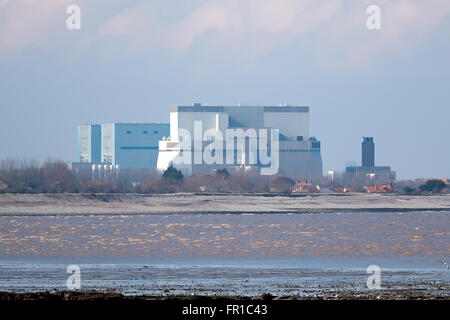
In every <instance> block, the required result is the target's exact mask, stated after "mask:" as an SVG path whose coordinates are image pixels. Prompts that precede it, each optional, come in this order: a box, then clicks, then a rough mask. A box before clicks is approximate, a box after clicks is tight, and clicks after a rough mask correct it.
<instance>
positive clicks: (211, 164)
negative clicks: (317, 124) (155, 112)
mask: <svg viewBox="0 0 450 320" xmlns="http://www.w3.org/2000/svg"><path fill="white" fill-rule="evenodd" d="M266 136H267V139H266ZM188 140H189V141H188ZM240 143H241V144H240ZM171 164H172V165H174V166H175V167H177V168H179V169H181V170H182V171H183V173H185V174H196V173H199V172H204V171H208V170H209V171H210V170H213V169H220V168H227V169H230V170H238V169H239V170H242V169H244V170H248V169H252V168H253V169H260V170H261V174H265V175H274V174H280V175H287V176H290V177H292V178H296V179H307V178H310V177H314V176H316V177H319V176H322V157H321V153H320V142H319V141H318V140H316V139H315V138H313V137H310V135H309V107H307V106H203V105H201V104H194V105H193V106H174V107H172V109H171V111H170V136H169V137H164V138H163V140H162V141H160V142H159V155H158V164H157V167H158V169H160V170H165V169H166V168H167V167H168V166H169V165H171Z"/></svg>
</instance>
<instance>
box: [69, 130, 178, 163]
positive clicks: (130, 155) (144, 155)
mask: <svg viewBox="0 0 450 320" xmlns="http://www.w3.org/2000/svg"><path fill="white" fill-rule="evenodd" d="M168 135H169V124H167V123H163V124H160V123H107V124H101V125H100V124H94V125H83V126H79V127H78V162H79V163H80V164H77V163H74V165H73V167H74V168H77V170H87V169H86V168H88V167H89V168H90V167H91V166H93V165H96V167H95V168H96V170H97V171H98V170H100V169H99V168H101V170H103V171H104V170H111V169H110V168H114V170H116V169H118V168H120V170H123V169H156V163H157V160H158V143H159V141H160V140H161V139H162V138H163V137H165V136H168ZM106 166H107V167H106ZM110 166H111V167H110ZM92 168H94V167H92ZM105 168H106V169H105Z"/></svg>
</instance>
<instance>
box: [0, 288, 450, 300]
mask: <svg viewBox="0 0 450 320" xmlns="http://www.w3.org/2000/svg"><path fill="white" fill-rule="evenodd" d="M245 300H251V301H279V300H291V301H292V300H450V297H449V296H446V295H439V294H436V293H428V292H423V290H422V289H415V290H414V289H405V290H402V289H400V290H399V289H393V290H391V289H385V290H371V291H360V290H351V289H347V290H336V291H332V290H322V291H318V292H311V294H310V295H307V296H297V295H286V296H277V295H275V296H273V295H271V294H261V295H258V296H233V295H214V296H210V295H206V296H205V295H167V294H166V295H139V296H131V295H123V294H121V293H115V292H98V291H41V292H30V293H14V292H0V301H53V302H55V301H123V302H126V301H128V302H133V301H136V302H138V301H169V302H170V301H192V302H196V301H197V302H198V301H202V302H220V301H245Z"/></svg>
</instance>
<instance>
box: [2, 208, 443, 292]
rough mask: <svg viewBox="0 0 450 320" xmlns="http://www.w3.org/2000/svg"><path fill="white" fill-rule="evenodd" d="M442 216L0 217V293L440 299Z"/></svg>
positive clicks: (416, 214) (343, 214) (327, 214)
mask: <svg viewBox="0 0 450 320" xmlns="http://www.w3.org/2000/svg"><path fill="white" fill-rule="evenodd" d="M449 240H450V212H445V211H442V212H405V213H400V212H383V213H364V212H360V213H345V212H343V213H324V214H320V213H313V214H250V215H248V214H247V215H246V214H198V215H197V214H167V215H164V214H162V215H124V216H120V215H92V216H86V215H79V216H77V215H64V216H63V215H51V216H0V291H14V292H23V291H43V290H55V289H56V290H64V289H66V288H67V287H66V281H67V278H68V277H69V276H70V274H68V273H67V266H69V265H77V266H79V268H80V276H81V286H82V288H83V289H86V290H93V289H95V290H101V291H115V292H121V293H124V294H151V295H164V294H192V293H195V294H208V295H212V294H227V295H257V294H262V293H272V294H278V295H281V294H299V295H308V294H312V292H317V290H318V288H325V289H327V290H335V289H340V290H341V289H343V288H348V289H354V290H365V289H367V286H366V280H367V278H368V276H369V275H368V274H367V271H366V268H367V267H368V266H369V265H377V266H379V267H380V270H381V275H382V281H383V283H384V284H385V286H386V288H394V289H402V288H406V289H420V288H422V287H424V288H423V289H424V290H438V291H439V290H440V294H444V295H448V294H449V284H450V272H449V269H448V264H449V263H450V247H449V243H450V241H449Z"/></svg>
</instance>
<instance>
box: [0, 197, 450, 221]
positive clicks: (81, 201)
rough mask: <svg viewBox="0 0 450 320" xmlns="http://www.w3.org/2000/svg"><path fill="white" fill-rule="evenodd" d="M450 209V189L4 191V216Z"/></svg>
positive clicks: (0, 205) (1, 201)
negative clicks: (448, 191) (424, 192)
mask: <svg viewBox="0 0 450 320" xmlns="http://www.w3.org/2000/svg"><path fill="white" fill-rule="evenodd" d="M412 211H417V212H423V211H430V212H449V211H450V194H441V195H432V196H431V195H404V194H301V195H280V194H217V193H214V194H199V193H195V194H187V193H176V194H157V195H155V194H150V195H147V194H131V193H111V194H82V193H61V194H10V193H4V194H0V216H45V215H48V216H53V215H147V214H162V215H167V214H304V213H343V212H345V213H356V212H369V213H372V212H373V213H376V212H380V213H382V212H412Z"/></svg>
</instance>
